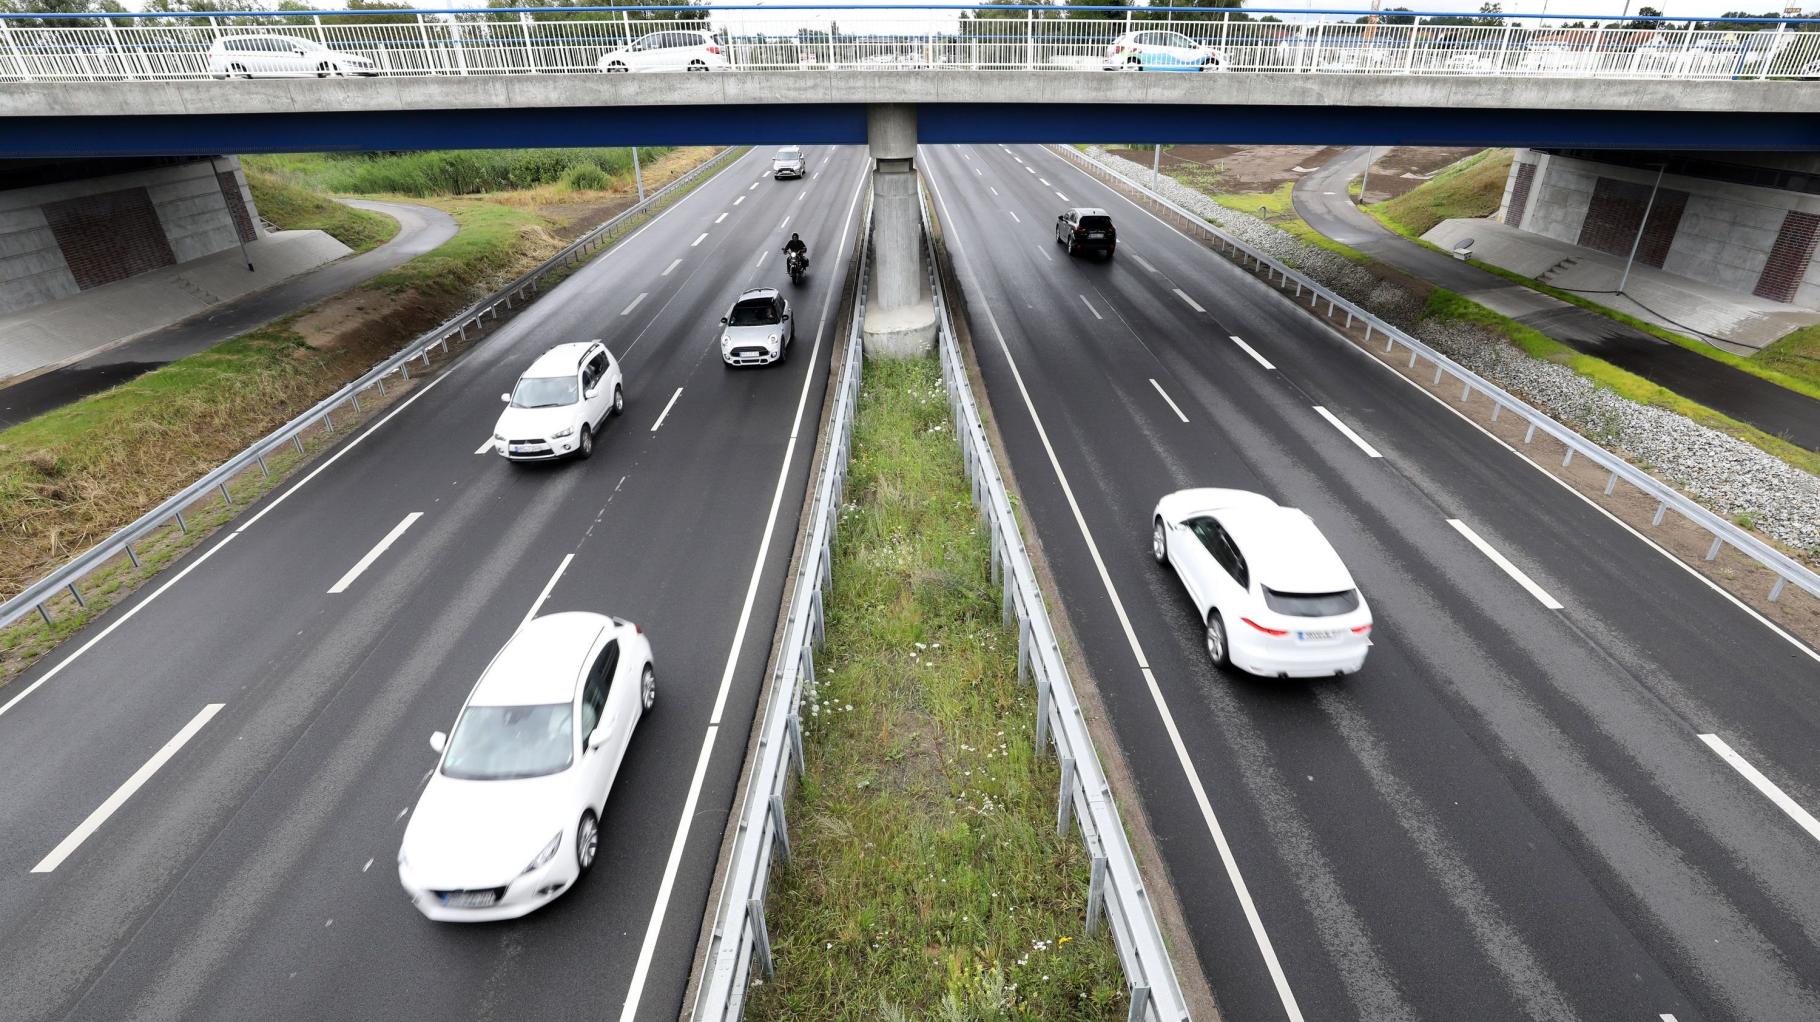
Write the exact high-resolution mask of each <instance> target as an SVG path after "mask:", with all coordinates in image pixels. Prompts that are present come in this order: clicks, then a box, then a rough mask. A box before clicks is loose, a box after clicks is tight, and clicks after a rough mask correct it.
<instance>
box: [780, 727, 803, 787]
mask: <svg viewBox="0 0 1820 1022" xmlns="http://www.w3.org/2000/svg"><path fill="white" fill-rule="evenodd" d="M784 733H785V734H786V735H788V736H790V758H791V759H793V760H795V761H796V776H797V778H798V779H799V780H800V779H801V778H802V776H803V715H802V714H800V713H792V714H790V715H789V716H788V717H785V718H784Z"/></svg>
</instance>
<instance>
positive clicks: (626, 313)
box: [619, 214, 725, 316]
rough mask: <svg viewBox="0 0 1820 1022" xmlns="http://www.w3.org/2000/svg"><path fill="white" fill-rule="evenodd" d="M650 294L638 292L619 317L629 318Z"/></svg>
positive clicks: (620, 312)
mask: <svg viewBox="0 0 1820 1022" xmlns="http://www.w3.org/2000/svg"><path fill="white" fill-rule="evenodd" d="M722 215H723V216H724V215H725V214H722ZM650 293H651V292H649V291H640V292H639V293H638V297H637V298H634V299H632V304H631V305H628V306H626V307H625V308H623V309H621V310H619V314H620V315H621V316H630V315H631V314H632V310H633V309H636V308H638V303H639V302H642V301H644V300H645V296H646V295H648V294H650Z"/></svg>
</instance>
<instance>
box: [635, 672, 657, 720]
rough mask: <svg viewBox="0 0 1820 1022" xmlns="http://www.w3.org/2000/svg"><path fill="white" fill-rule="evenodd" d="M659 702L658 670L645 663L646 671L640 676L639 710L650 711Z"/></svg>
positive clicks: (641, 711) (642, 711)
mask: <svg viewBox="0 0 1820 1022" xmlns="http://www.w3.org/2000/svg"><path fill="white" fill-rule="evenodd" d="M656 703H657V672H656V671H653V670H652V669H651V665H650V664H646V665H645V672H644V673H643V674H641V675H639V676H638V712H639V713H641V714H644V713H650V712H651V707H652V706H654V705H656Z"/></svg>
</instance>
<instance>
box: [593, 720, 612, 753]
mask: <svg viewBox="0 0 1820 1022" xmlns="http://www.w3.org/2000/svg"><path fill="white" fill-rule="evenodd" d="M607 736H608V730H607V728H606V727H605V726H604V725H603V726H601V727H597V728H595V729H594V733H593V734H591V735H589V736H588V751H589V752H594V751H596V750H598V749H599V748H600V747H601V746H603V745H605V744H607Z"/></svg>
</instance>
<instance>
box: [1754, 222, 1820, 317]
mask: <svg viewBox="0 0 1820 1022" xmlns="http://www.w3.org/2000/svg"><path fill="white" fill-rule="evenodd" d="M1816 242H1820V215H1816V214H1814V213H1803V212H1800V211H1799V210H1792V209H1791V210H1789V211H1788V213H1787V215H1785V216H1784V217H1783V218H1782V229H1781V230H1780V231H1778V232H1777V234H1776V241H1775V243H1774V244H1773V245H1771V246H1770V250H1769V259H1768V260H1767V261H1765V262H1764V264H1763V274H1762V276H1760V277H1758V278H1757V287H1756V289H1755V290H1754V291H1752V294H1755V295H1757V296H1758V297H1760V298H1768V299H1770V300H1772V301H1778V302H1792V301H1794V300H1795V292H1797V291H1799V290H1800V289H1801V283H1802V281H1803V280H1804V279H1805V278H1806V277H1807V275H1808V268H1809V267H1810V266H1811V265H1812V264H1813V261H1814V247H1815V244H1816Z"/></svg>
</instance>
